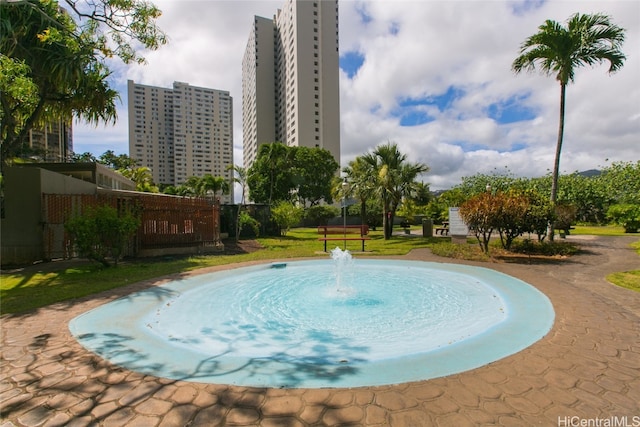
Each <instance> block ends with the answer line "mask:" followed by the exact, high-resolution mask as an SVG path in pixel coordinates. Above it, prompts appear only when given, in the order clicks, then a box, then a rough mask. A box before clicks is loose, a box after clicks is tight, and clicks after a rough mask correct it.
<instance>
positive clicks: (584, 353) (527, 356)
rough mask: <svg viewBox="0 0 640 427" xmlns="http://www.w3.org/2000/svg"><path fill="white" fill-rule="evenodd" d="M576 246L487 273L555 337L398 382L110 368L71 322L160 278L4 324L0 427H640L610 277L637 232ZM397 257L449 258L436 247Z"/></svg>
mask: <svg viewBox="0 0 640 427" xmlns="http://www.w3.org/2000/svg"><path fill="white" fill-rule="evenodd" d="M570 238H571V239H580V242H581V244H583V245H584V249H586V253H584V254H581V255H578V256H575V257H572V258H571V259H570V260H568V261H563V262H559V263H535V260H533V261H532V263H531V264H530V265H527V264H513V263H492V264H486V263H481V264H478V265H481V266H483V267H489V268H493V269H496V270H499V271H502V272H504V273H507V274H510V275H512V276H515V277H518V278H520V279H523V280H525V281H527V282H528V283H531V284H532V285H534V286H536V287H537V288H538V289H540V290H541V291H542V292H544V293H545V294H546V295H547V296H548V297H549V298H550V299H551V301H552V303H553V305H554V308H555V311H556V320H555V324H554V326H553V328H552V330H551V331H550V332H549V334H548V335H547V336H546V337H544V338H543V339H542V340H540V341H538V342H537V343H535V344H534V345H532V346H531V347H529V348H527V349H525V350H523V351H521V352H520V353H517V354H515V355H512V356H509V357H507V358H505V359H502V360H499V361H496V362H494V363H491V364H489V365H486V366H483V367H481V368H478V369H474V370H472V371H467V372H463V373H460V374H456V375H451V376H448V377H444V378H438V379H433V380H429V381H420V382H414V383H407V384H400V385H393V386H383V387H364V388H354V389H316V390H307V389H291V390H287V389H256V388H248V387H235V386H225V385H211V384H199V383H189V382H180V381H173V380H167V379H162V378H156V377H153V376H149V375H141V374H138V373H134V372H130V371H127V370H124V369H121V368H118V367H116V366H113V365H111V364H109V363H108V362H106V361H104V360H102V359H100V358H98V357H97V356H94V355H93V354H91V353H89V352H88V351H86V350H85V349H84V348H83V347H82V346H80V345H79V344H78V343H77V342H76V341H75V340H74V339H73V338H72V337H71V335H70V334H69V331H68V329H67V323H68V321H69V320H70V319H71V318H73V317H75V316H77V315H78V314H80V313H83V312H85V311H87V310H89V309H91V308H93V307H96V306H98V305H100V304H103V303H105V302H107V301H110V300H112V299H114V298H116V297H119V296H122V295H124V294H127V293H129V292H132V291H134V290H138V289H142V288H144V287H148V286H151V285H152V284H157V283H158V282H155V283H151V282H148V283H138V284H135V285H132V286H129V287H127V288H126V289H119V290H116V291H112V292H109V293H103V294H99V295H94V296H92V297H90V298H86V299H83V300H77V301H73V302H69V303H61V304H55V305H52V306H49V307H46V308H43V309H40V310H37V311H36V312H33V313H28V314H24V315H16V316H4V317H3V318H2V319H1V321H2V355H1V359H0V363H1V367H0V406H1V408H2V414H1V416H0V427H9V426H117V427H120V426H143V427H150V426H172V427H182V426H227V425H228V426H291V427H293V426H363V425H368V426H411V427H415V426H432V425H434V426H476V425H502V426H534V425H542V426H580V425H590V426H595V425H599V426H604V425H618V426H625V427H628V426H638V425H640V294H639V293H634V292H631V291H627V290H624V289H621V288H618V287H616V286H612V285H610V284H609V283H607V282H606V281H605V279H604V276H605V275H606V274H607V273H610V272H614V271H624V270H630V269H637V268H639V267H640V258H638V256H637V255H636V254H635V253H634V252H633V250H632V249H630V248H629V246H628V245H629V243H631V242H633V241H634V240H637V237H636V238H630V237H623V238H608V237H599V238H588V237H587V238H585V237H582V238H581V237H580V236H576V237H574V236H571V237H570ZM402 258H405V259H418V260H430V261H448V260H444V259H442V258H437V257H435V256H433V255H432V254H431V253H430V252H429V251H428V250H417V251H414V252H412V253H411V254H410V255H409V256H406V257H402ZM210 270H211V269H209V270H207V271H210ZM625 417H626V418H625ZM634 417H635V418H634ZM605 419H606V420H605ZM607 420H608V422H609V423H610V424H604V423H605V422H607ZM587 422H591V424H586V423H587ZM597 422H600V424H595V423H597ZM614 422H616V423H618V424H613V423H614ZM580 423H585V424H580ZM622 423H625V424H622Z"/></svg>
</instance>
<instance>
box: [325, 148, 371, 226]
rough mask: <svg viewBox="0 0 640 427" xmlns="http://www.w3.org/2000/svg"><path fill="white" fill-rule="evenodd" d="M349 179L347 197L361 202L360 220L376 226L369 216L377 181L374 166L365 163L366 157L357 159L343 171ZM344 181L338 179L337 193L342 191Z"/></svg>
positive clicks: (335, 186)
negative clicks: (368, 212) (369, 206)
mask: <svg viewBox="0 0 640 427" xmlns="http://www.w3.org/2000/svg"><path fill="white" fill-rule="evenodd" d="M342 171H343V172H344V173H345V175H346V179H347V183H348V184H349V185H348V186H346V187H345V189H346V190H347V193H346V194H345V196H346V197H354V198H356V199H357V200H358V201H360V218H362V224H368V225H369V226H374V227H375V224H376V222H377V221H374V222H372V221H371V220H370V219H371V218H369V217H368V214H367V211H368V209H367V207H368V205H370V201H372V200H373V199H374V197H375V191H376V179H375V174H374V165H373V164H371V163H369V162H367V161H365V159H364V157H356V158H355V160H352V161H350V162H349V166H347V167H345V168H344V169H343V170H342ZM342 182H343V181H342V180H341V179H339V178H338V179H337V180H336V182H335V185H334V188H335V189H336V192H335V193H334V194H338V192H339V191H342V189H343V185H342Z"/></svg>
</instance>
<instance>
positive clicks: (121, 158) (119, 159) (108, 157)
mask: <svg viewBox="0 0 640 427" xmlns="http://www.w3.org/2000/svg"><path fill="white" fill-rule="evenodd" d="M97 161H98V163H101V164H103V165H106V166H109V167H110V168H111V169H115V170H118V171H119V170H125V169H136V168H137V167H139V166H140V163H139V162H138V161H137V160H135V159H132V158H131V157H129V156H128V155H126V154H116V153H114V152H113V150H107V151H105V152H104V153H103V154H102V155H101V156H100V157H98V160H97Z"/></svg>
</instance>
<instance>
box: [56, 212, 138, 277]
mask: <svg viewBox="0 0 640 427" xmlns="http://www.w3.org/2000/svg"><path fill="white" fill-rule="evenodd" d="M139 226H140V220H139V219H138V218H137V217H135V216H134V215H133V214H132V213H131V212H123V213H122V214H118V211H117V209H116V208H114V207H111V206H108V205H102V206H97V207H91V208H89V209H87V210H86V211H85V212H84V213H83V214H81V215H78V216H75V217H73V218H71V219H70V220H68V221H67V222H66V223H65V228H66V230H67V231H68V232H69V234H71V236H72V239H73V243H74V244H75V246H76V248H77V250H78V253H79V254H80V256H83V257H85V258H88V259H92V260H94V261H98V262H99V263H101V264H102V265H103V266H105V267H109V266H111V263H110V262H109V260H108V259H109V258H111V259H113V263H114V265H116V266H117V265H118V260H119V259H120V257H121V256H122V253H123V252H124V248H125V245H126V244H127V242H128V240H129V238H130V237H131V236H133V235H134V234H135V232H136V230H137V229H138V227H139Z"/></svg>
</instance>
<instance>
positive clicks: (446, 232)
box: [436, 221, 449, 236]
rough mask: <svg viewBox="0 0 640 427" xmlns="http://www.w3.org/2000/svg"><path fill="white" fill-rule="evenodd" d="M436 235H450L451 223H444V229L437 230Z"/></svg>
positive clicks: (438, 228)
mask: <svg viewBox="0 0 640 427" xmlns="http://www.w3.org/2000/svg"><path fill="white" fill-rule="evenodd" d="M436 234H440V235H442V236H444V235H445V234H446V235H449V221H442V227H437V228H436Z"/></svg>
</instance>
